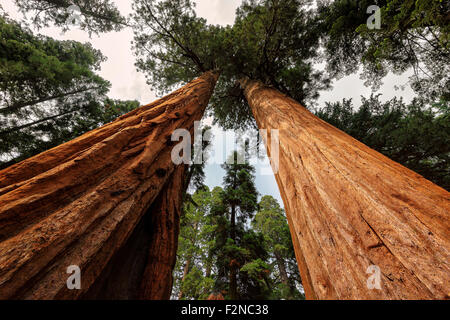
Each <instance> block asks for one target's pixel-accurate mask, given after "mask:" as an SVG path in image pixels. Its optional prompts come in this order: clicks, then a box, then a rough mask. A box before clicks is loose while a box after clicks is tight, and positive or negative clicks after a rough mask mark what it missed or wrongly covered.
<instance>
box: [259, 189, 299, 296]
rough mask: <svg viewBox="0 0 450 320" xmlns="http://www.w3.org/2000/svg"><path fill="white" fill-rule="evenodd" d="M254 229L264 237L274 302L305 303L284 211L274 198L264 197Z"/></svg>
mask: <svg viewBox="0 0 450 320" xmlns="http://www.w3.org/2000/svg"><path fill="white" fill-rule="evenodd" d="M252 226H253V228H254V229H255V230H256V231H258V232H260V233H261V234H263V235H264V242H265V245H266V246H267V248H268V251H269V254H270V258H271V261H272V268H273V283H274V284H273V289H272V298H274V299H285V300H288V299H303V298H304V296H303V295H302V294H301V293H300V292H299V290H298V286H299V285H300V284H301V280H300V274H299V272H298V267H297V261H296V259H295V253H294V248H293V245H292V240H291V234H290V231H289V226H288V224H287V220H286V216H285V214H284V210H283V209H282V208H281V207H280V205H279V204H278V202H277V201H276V200H275V199H274V198H273V197H272V196H264V197H262V198H261V201H260V202H259V210H258V213H257V214H256V215H255V218H254V220H253V221H252Z"/></svg>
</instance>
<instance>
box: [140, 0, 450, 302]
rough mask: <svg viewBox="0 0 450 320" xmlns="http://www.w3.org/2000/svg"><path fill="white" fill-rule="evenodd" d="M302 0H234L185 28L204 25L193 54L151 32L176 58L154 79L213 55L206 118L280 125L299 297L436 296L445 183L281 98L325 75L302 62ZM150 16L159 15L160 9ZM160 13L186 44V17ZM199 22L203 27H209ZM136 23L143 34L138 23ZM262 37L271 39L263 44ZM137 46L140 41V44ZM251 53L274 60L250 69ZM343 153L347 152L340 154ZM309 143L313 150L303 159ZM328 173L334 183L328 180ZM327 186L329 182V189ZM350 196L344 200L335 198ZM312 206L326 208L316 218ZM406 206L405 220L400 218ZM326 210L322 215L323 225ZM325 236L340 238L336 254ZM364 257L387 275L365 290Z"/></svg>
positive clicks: (309, 48)
mask: <svg viewBox="0 0 450 320" xmlns="http://www.w3.org/2000/svg"><path fill="white" fill-rule="evenodd" d="M136 2H138V3H143V2H145V3H148V2H152V1H137V0H136ZM169 2H171V3H178V2H179V1H173V2H172V1H169ZM161 3H162V5H165V4H167V3H168V1H163V2H161ZM183 3H185V4H186V3H190V1H183ZM308 4H310V2H308V1H307V2H301V1H294V0H290V1H277V0H261V1H256V0H255V1H245V2H244V3H243V6H242V7H241V9H240V10H239V11H238V15H237V20H236V21H237V23H236V24H235V26H236V27H229V28H216V29H215V30H214V32H213V34H212V35H211V33H210V32H204V33H195V32H194V33H193V37H195V39H197V38H198V37H199V35H205V37H201V39H206V40H208V39H213V40H212V41H206V42H202V43H201V44H202V46H201V48H202V50H201V52H202V53H205V54H204V55H200V54H196V57H193V56H190V55H189V50H188V51H186V50H185V49H183V43H181V44H182V45H181V46H180V43H177V41H175V40H173V38H172V37H170V35H167V34H166V35H163V36H161V37H159V38H158V37H157V38H154V39H155V41H154V42H153V44H154V45H155V48H164V51H163V52H162V53H163V55H164V57H168V55H170V54H172V56H171V57H172V58H176V59H177V60H174V59H166V60H167V61H165V63H166V64H167V66H169V67H172V68H174V70H176V72H169V73H167V74H165V75H164V74H163V75H160V76H161V77H160V78H159V79H157V78H156V77H155V78H154V79H155V80H156V81H158V83H159V84H161V85H162V86H163V87H164V86H165V85H167V84H170V83H176V82H178V81H180V79H183V77H185V76H186V75H187V74H189V72H193V70H195V67H196V66H197V67H198V66H201V65H202V63H206V64H210V63H212V65H214V66H217V67H218V68H219V69H220V70H221V71H222V81H221V83H223V85H224V87H221V86H222V85H219V86H218V88H217V90H216V91H217V92H216V95H215V97H220V98H222V99H221V101H222V102H223V103H224V104H225V105H224V104H221V103H214V104H213V105H214V106H215V107H216V108H215V112H214V113H215V115H216V116H217V121H219V122H220V123H221V124H223V125H224V126H227V127H236V126H240V127H242V126H245V125H247V126H248V125H249V122H250V125H252V124H253V123H251V122H252V120H251V119H252V117H251V114H252V113H253V116H254V118H255V120H256V123H257V126H258V128H260V129H267V130H268V131H269V137H270V135H272V134H275V132H274V131H273V130H274V129H277V130H278V129H279V130H280V132H279V133H280V139H281V141H280V146H281V150H280V171H279V173H278V174H277V182H278V184H279V187H280V191H281V193H282V194H283V200H284V203H285V208H286V213H287V217H288V221H289V225H290V228H291V234H293V235H295V237H294V239H293V241H294V249H295V251H296V256H297V261H298V263H299V267H300V271H301V274H302V280H303V282H304V284H305V291H306V295H307V297H309V298H351V297H354V298H356V297H358V298H362V297H366V298H383V297H387V298H392V297H403V298H405V297H415V298H418V297H420V298H426V297H433V296H435V297H436V296H438V297H444V296H445V294H446V293H445V289H444V288H443V286H442V282H440V281H441V280H439V279H448V271H447V270H448V264H446V263H445V262H442V261H445V260H446V259H445V258H443V257H444V256H445V250H447V249H443V248H448V247H449V243H448V237H446V236H445V232H444V230H445V228H448V225H449V221H448V219H447V218H446V216H445V212H446V211H448V192H446V191H445V190H443V189H441V188H439V187H437V186H436V185H434V184H432V183H430V182H429V181H427V180H425V179H423V178H422V177H420V176H418V175H417V174H415V173H413V172H412V171H409V170H408V169H406V168H404V167H402V166H400V165H398V164H397V163H394V162H393V161H391V160H389V159H387V158H385V157H383V156H381V155H380V154H378V153H377V152H375V151H373V150H371V149H370V148H367V147H366V146H364V145H362V144H361V143H359V142H358V141H356V140H353V139H352V138H350V137H349V136H347V135H345V134H343V133H342V132H341V131H339V130H337V129H336V128H334V127H332V126H330V125H327V124H326V123H324V122H322V121H320V120H319V119H318V118H316V117H314V116H312V115H311V114H310V113H309V112H308V111H306V110H305V109H304V108H303V107H302V106H301V105H300V104H299V103H298V102H295V100H293V99H292V98H295V99H297V100H299V101H300V102H301V103H305V101H307V100H308V99H307V97H312V98H314V97H315V96H317V91H318V90H320V89H323V88H326V87H328V84H329V83H328V81H327V79H326V78H324V74H323V73H322V72H320V71H317V70H315V69H314V68H313V64H312V62H313V60H314V59H317V58H319V53H320V50H319V49H320V47H319V32H320V22H318V21H317V20H316V19H315V17H314V12H315V11H314V10H313V9H311V8H309V7H308ZM183 8H186V7H183ZM394 10H395V8H394ZM165 12H166V13H170V11H165ZM159 17H160V18H159V21H160V22H161V21H163V19H162V17H163V15H160V16H159ZM190 17H192V15H190ZM194 18H195V17H194ZM270 18H272V19H270ZM156 20H158V19H156ZM167 20H168V21H171V22H172V24H171V28H170V29H168V30H169V31H171V30H178V31H179V32H180V34H182V35H184V36H185V37H186V38H184V39H185V40H186V42H185V43H187V42H188V41H189V40H190V38H189V35H188V32H183V30H189V27H188V26H189V25H188V24H186V23H185V22H186V21H192V20H191V19H190V18H189V15H188V17H186V16H185V15H183V10H181V11H179V13H178V14H177V15H175V16H174V17H168V18H167ZM195 21H199V20H195ZM271 22H273V23H271ZM199 25H201V26H202V30H207V31H213V29H212V28H208V26H204V25H203V24H201V23H200V24H199ZM272 26H273V27H272ZM315 26H317V28H315ZM274 29H275V30H276V32H275V33H273V32H274V31H273V30H274ZM311 30H316V31H314V32H310V31H311ZM299 31H303V32H299ZM137 33H138V35H139V34H143V33H142V32H141V31H139V29H138V31H137ZM270 35H272V36H270ZM280 35H282V36H280ZM236 39H237V40H238V41H235V40H236ZM271 39H274V40H275V41H274V42H273V43H272V42H270V40H271ZM194 41H195V40H194ZM197 41H198V40H197ZM148 43H149V42H146V44H148ZM197 43H198V42H197ZM217 44H219V45H217ZM269 44H271V45H270V46H269ZM272 45H273V46H272ZM138 47H142V48H144V46H141V43H139V45H138ZM218 47H219V48H220V52H221V53H222V54H220V55H218V58H217V59H214V60H213V61H212V62H211V58H210V57H211V56H210V53H212V52H215V51H214V49H215V48H218ZM180 48H181V49H180ZM189 48H190V49H192V48H191V47H189ZM267 48H274V49H273V52H276V54H273V55H271V54H269V51H267ZM147 49H148V50H149V49H150V48H148V47H147ZM142 50H145V49H142ZM177 50H178V51H177ZM144 56H145V57H146V58H148V59H146V60H145V61H146V62H147V63H148V67H146V66H145V65H142V66H143V67H144V68H143V69H148V71H149V73H150V74H151V75H155V74H156V73H155V72H154V70H153V69H152V68H154V67H155V66H156V65H157V64H158V63H159V62H158V60H157V59H154V58H153V57H152V55H151V54H145V53H144ZM212 56H213V57H214V55H212ZM271 57H272V58H271ZM196 58H199V59H200V61H201V63H198V61H197V60H198V59H196ZM258 58H261V59H258ZM179 59H184V60H182V64H180V63H176V62H180V60H179ZM254 59H256V60H257V61H262V64H263V66H264V67H270V68H271V67H274V68H275V70H270V72H269V71H267V70H266V69H265V68H262V70H261V68H259V67H260V66H261V65H260V63H258V62H256V63H253V62H254ZM174 61H176V62H174ZM167 70H170V69H167ZM290 75H291V76H290ZM245 76H247V78H246V77H245ZM249 76H250V77H249ZM249 78H252V80H249ZM278 78H280V80H281V82H280V81H278ZM237 79H241V80H240V84H241V87H242V88H243V91H244V93H243V94H244V96H245V98H246V100H247V101H248V104H249V106H250V108H248V106H247V104H245V100H243V97H244V96H243V94H242V92H241V91H240V90H239V88H238V87H237V86H236V83H235V82H236V80H237ZM283 79H287V80H286V82H285V81H284V80H283ZM274 80H275V81H274ZM440 96H441V97H442V96H443V95H440ZM223 97H229V100H228V101H226V99H223ZM234 108H236V110H234ZM233 111H236V112H233ZM300 141H301V143H300ZM267 148H268V154H269V155H271V151H274V150H272V149H271V147H270V146H269V145H268V146H267ZM349 152H352V153H353V154H352V156H351V157H350V156H349ZM311 154H314V155H315V157H316V158H315V159H314V161H313V160H312V159H311ZM307 160H308V161H307ZM330 181H333V183H334V184H335V188H329V184H330ZM363 181H364V182H363ZM349 186H351V187H349ZM336 190H339V193H336V194H335V193H334V192H335V191H336ZM417 199H423V201H424V202H423V203H422V202H420V203H419V202H417ZM375 203H376V205H374V204H375ZM363 204H364V205H363ZM406 204H407V206H406ZM349 206H350V207H351V210H347V209H346V208H348V207H349ZM369 208H370V209H369ZM369 210H371V211H370V212H369ZM373 212H376V214H374V213H373ZM320 213H323V214H324V215H325V216H323V217H322V218H319V217H320ZM406 216H408V219H407V220H408V223H406V224H401V223H400V221H403V220H404V219H405V217H406ZM388 217H395V218H396V222H397V223H396V224H395V226H396V228H395V229H394V230H392V228H391V227H390V225H388V224H386V220H387V219H388ZM409 217H411V219H410V218H409ZM330 220H331V221H333V225H332V226H329V224H328V221H330ZM349 226H351V228H352V229H351V230H354V231H353V232H351V233H350V234H351V238H350V239H352V241H354V242H355V243H356V244H355V245H354V244H352V245H349V244H348V243H346V242H345V241H346V240H345V239H349V237H348V236H346V235H345V236H344V233H345V232H347V230H348V228H349ZM334 227H336V228H334ZM325 234H326V235H327V237H326V238H325V237H323V235H325ZM318 235H320V236H318ZM430 237H432V239H430ZM415 239H421V241H419V242H420V246H413V247H412V248H411V246H410V245H408V244H411V243H415V242H416V241H415ZM436 244H439V245H436ZM335 247H337V248H341V249H340V251H339V252H338V253H337V252H336V248H335ZM344 248H345V249H344ZM405 248H407V249H405ZM361 252H363V254H361ZM422 254H423V255H425V256H427V260H426V261H425V260H421V259H418V258H417V257H420V256H422ZM361 255H362V258H361V259H359V260H355V257H356V256H358V257H359V256H361ZM369 262H377V263H378V265H379V266H380V268H381V269H386V270H388V273H383V275H382V277H383V276H384V277H385V278H383V279H385V280H386V279H388V280H387V281H385V282H384V283H385V289H384V290H382V291H375V290H369V289H367V286H366V285H365V281H362V280H363V278H364V279H366V270H367V267H368V263H369ZM332 266H335V267H332ZM329 268H331V270H330V269H329ZM349 270H356V272H353V273H351V272H350V271H349ZM391 274H392V275H394V276H391ZM411 274H413V275H411ZM392 279H394V281H391V280H392ZM395 279H397V280H395ZM388 281H391V282H396V283H397V282H398V285H392V283H390V282H388ZM349 283H350V284H351V285H350V286H351V287H349Z"/></svg>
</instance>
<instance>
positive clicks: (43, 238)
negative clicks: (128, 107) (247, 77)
mask: <svg viewBox="0 0 450 320" xmlns="http://www.w3.org/2000/svg"><path fill="white" fill-rule="evenodd" d="M216 80H217V74H214V73H212V72H208V73H205V74H204V75H203V76H201V77H200V78H198V79H195V80H193V81H192V82H190V83H189V84H187V85H186V86H184V87H183V88H181V89H179V90H177V91H175V92H173V93H172V94H170V95H168V96H166V97H164V98H162V99H159V100H157V101H155V102H153V103H152V104H149V105H147V106H143V107H140V108H138V109H136V110H134V111H132V112H130V113H128V114H126V115H124V116H122V117H120V118H118V119H117V120H116V121H114V122H112V123H110V124H107V125H105V126H103V127H101V128H99V129H97V130H93V131H91V132H89V133H86V134H85V135H83V136H81V137H79V138H77V139H75V140H73V141H70V142H68V143H65V144H63V145H61V146H58V147H56V148H54V149H51V150H49V151H47V152H44V153H42V154H39V155H37V156H35V157H33V158H30V159H28V160H25V161H23V162H21V163H19V164H16V165H14V166H11V167H9V168H7V169H5V170H2V171H0V241H1V242H0V298H1V299H6V298H19V299H22V298H26V299H55V298H59V299H75V298H78V297H80V296H82V295H83V294H85V293H86V292H87V291H88V290H89V288H90V287H91V285H92V284H93V283H94V282H95V280H96V279H98V278H99V277H100V276H101V274H102V272H103V270H104V268H105V266H106V265H107V264H108V261H110V259H111V258H112V256H113V255H114V254H115V253H117V252H118V251H119V250H120V249H121V247H122V246H123V245H124V244H125V243H126V241H127V239H128V238H129V237H130V235H131V234H132V233H133V231H134V229H135V227H136V226H137V224H138V223H139V221H140V220H141V218H142V217H143V215H144V213H146V212H147V211H148V209H149V207H150V206H151V204H152V203H153V202H154V200H155V199H156V198H157V196H158V195H159V194H160V192H161V190H162V189H163V186H164V185H165V184H166V182H167V181H168V180H169V177H171V175H172V173H173V172H174V171H175V169H176V167H175V165H174V164H173V162H172V161H171V150H172V143H171V141H170V139H171V134H172V132H173V131H174V130H175V129H178V128H186V129H188V130H192V128H193V124H194V121H196V120H200V119H201V117H202V115H203V113H204V110H205V107H206V105H207V103H208V101H209V98H210V96H211V94H212V91H213V88H214V86H215V82H216ZM175 172H176V171H175ZM172 182H173V181H172ZM170 252H171V254H172V253H173V248H172V251H170ZM168 260H170V259H168ZM70 265H77V266H79V267H80V268H81V282H82V285H81V290H68V289H67V286H66V280H67V278H68V276H69V275H68V274H67V273H66V271H67V267H68V266H70Z"/></svg>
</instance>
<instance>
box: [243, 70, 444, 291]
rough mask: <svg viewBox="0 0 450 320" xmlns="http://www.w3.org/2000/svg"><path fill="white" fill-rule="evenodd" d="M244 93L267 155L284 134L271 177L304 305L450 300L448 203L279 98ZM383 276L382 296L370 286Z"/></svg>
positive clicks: (260, 88) (246, 83) (437, 191)
mask: <svg viewBox="0 0 450 320" xmlns="http://www.w3.org/2000/svg"><path fill="white" fill-rule="evenodd" d="M241 85H242V87H243V88H244V91H245V96H246V98H247V101H248V103H249V105H250V107H251V110H252V112H253V114H254V116H255V119H256V122H257V124H258V127H259V128H260V129H267V131H268V137H269V138H268V141H267V142H266V147H267V151H268V154H269V155H271V152H272V151H273V150H272V146H271V143H270V140H271V139H270V137H271V135H273V134H274V131H273V130H275V129H278V130H279V140H280V144H279V171H278V173H276V175H275V177H276V180H277V183H278V186H279V189H280V193H281V196H282V198H283V202H284V205H285V209H286V213H287V217H288V221H289V226H290V230H291V235H292V239H293V244H294V248H295V253H296V257H297V261H298V264H299V269H300V273H301V276H302V281H303V285H304V288H305V292H306V297H307V298H309V299H443V298H448V297H449V296H448V294H449V290H448V284H449V283H450V266H449V261H450V254H449V253H450V241H449V240H450V239H449V235H450V233H449V230H450V223H449V214H448V213H449V212H450V194H449V193H448V192H447V191H445V190H444V189H442V188H440V187H438V186H437V185H435V184H433V183H432V182H430V181H428V180H426V179H424V178H423V177H422V176H420V175H418V174H416V173H415V172H413V171H411V170H409V169H407V168H405V167H403V166H401V165H400V164H398V163H396V162H394V161H392V160H390V159H388V158H387V157H385V156H383V155H381V154H380V153H378V152H376V151H374V150H372V149H370V148H369V147H367V146H366V145H364V144H362V143H360V142H358V141H357V140H355V139H353V138H352V137H350V136H349V135H347V134H345V133H344V132H342V131H340V130H338V129H336V128H335V127H333V126H331V125H329V124H328V123H326V122H324V121H322V120H320V119H319V118H317V117H316V116H314V115H313V114H312V113H310V112H309V111H308V110H306V109H305V108H304V107H303V106H301V105H300V104H299V103H297V102H296V101H294V100H293V99H290V98H288V97H287V96H285V95H283V94H281V93H280V92H279V91H277V90H275V89H273V88H269V87H266V86H264V85H263V84H262V83H260V82H257V81H252V80H249V79H242V80H241ZM371 266H372V268H369V267H371ZM375 266H376V267H375ZM377 267H378V268H379V269H377ZM368 268H369V269H368ZM377 270H380V274H379V275H380V280H381V281H380V285H381V289H380V290H378V289H376V282H372V281H370V282H369V284H370V285H368V283H367V282H368V279H369V280H376V278H377V274H378V273H377ZM367 272H371V273H367ZM369 277H370V278H369ZM371 288H372V289H371Z"/></svg>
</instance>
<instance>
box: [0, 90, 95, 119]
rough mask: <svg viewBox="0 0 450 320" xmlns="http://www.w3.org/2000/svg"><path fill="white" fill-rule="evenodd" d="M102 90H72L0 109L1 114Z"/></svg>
mask: <svg viewBox="0 0 450 320" xmlns="http://www.w3.org/2000/svg"><path fill="white" fill-rule="evenodd" d="M100 88H101V87H100V86H97V87H91V88H83V89H77V90H72V91H69V92H64V93H60V94H55V95H52V96H48V97H42V98H39V99H35V100H32V101H27V102H20V103H15V104H13V105H11V106H8V107H3V108H0V113H8V112H14V111H16V110H19V109H21V108H24V107H29V106H34V105H35V104H38V103H41V102H45V101H50V100H54V99H57V98H64V97H67V96H70V95H73V94H76V93H81V92H85V91H89V90H94V89H100Z"/></svg>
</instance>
